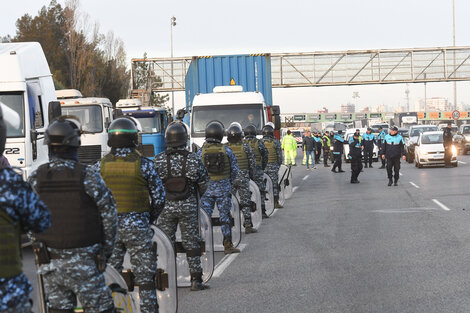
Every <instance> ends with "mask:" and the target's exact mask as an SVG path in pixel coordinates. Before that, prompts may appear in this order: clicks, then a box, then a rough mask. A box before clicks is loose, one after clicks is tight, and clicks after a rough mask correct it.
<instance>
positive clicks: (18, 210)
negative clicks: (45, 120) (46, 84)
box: [0, 104, 51, 313]
mask: <svg viewBox="0 0 470 313" xmlns="http://www.w3.org/2000/svg"><path fill="white" fill-rule="evenodd" d="M4 110H5V113H4V112H3V111H4ZM10 113H11V112H9V111H8V109H7V108H6V106H3V105H2V104H0V156H3V151H4V150H5V142H6V137H7V126H6V123H7V122H10V123H11V122H12V121H13V120H16V121H18V124H19V117H18V116H17V115H16V116H14V115H13V114H12V115H11V116H10ZM10 126H12V127H13V126H15V125H10ZM0 195H2V197H0V250H1V251H2V253H1V254H0V312H4V313H29V312H31V303H30V301H29V294H30V293H31V291H32V288H31V284H30V283H29V281H28V279H27V278H26V276H25V274H23V269H22V255H21V245H20V243H21V234H22V233H26V232H29V231H32V232H36V233H40V232H43V231H45V230H46V229H48V228H49V227H50V225H51V216H50V213H49V211H48V209H47V207H46V205H45V204H44V203H43V202H42V201H41V200H39V197H38V196H37V195H36V193H34V191H33V190H32V188H31V186H30V185H29V184H28V183H26V182H25V181H24V180H23V178H22V177H21V176H20V175H19V174H17V173H16V172H15V171H14V170H13V169H12V168H11V167H9V166H8V167H1V168H0Z"/></svg>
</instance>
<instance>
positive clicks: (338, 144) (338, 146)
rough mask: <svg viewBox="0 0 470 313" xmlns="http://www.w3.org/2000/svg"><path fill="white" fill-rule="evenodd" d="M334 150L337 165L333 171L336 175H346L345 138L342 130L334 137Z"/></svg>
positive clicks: (334, 165) (335, 164)
mask: <svg viewBox="0 0 470 313" xmlns="http://www.w3.org/2000/svg"><path fill="white" fill-rule="evenodd" d="M333 149H334V150H333V156H334V158H335V163H334V164H333V168H332V169H331V171H332V172H334V173H344V171H343V169H342V164H343V152H344V138H343V131H342V130H338V133H337V134H335V135H334V143H333ZM336 169H338V171H336Z"/></svg>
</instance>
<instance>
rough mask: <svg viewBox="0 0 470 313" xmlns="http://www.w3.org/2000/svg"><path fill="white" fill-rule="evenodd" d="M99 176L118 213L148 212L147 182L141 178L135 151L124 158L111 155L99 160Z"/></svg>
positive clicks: (137, 155) (138, 156)
mask: <svg viewBox="0 0 470 313" xmlns="http://www.w3.org/2000/svg"><path fill="white" fill-rule="evenodd" d="M101 176H103V179H104V181H105V182H106V185H107V186H108V187H109V189H110V190H111V192H112V193H113V196H114V200H116V205H117V210H118V212H119V213H130V212H137V213H142V212H149V211H150V199H149V191H148V186H147V181H146V180H145V179H144V177H143V176H142V171H141V155H140V153H138V152H137V151H133V152H131V153H130V154H129V155H128V156H126V157H117V156H114V155H112V154H111V153H110V154H108V155H106V156H105V157H104V158H103V159H102V160H101Z"/></svg>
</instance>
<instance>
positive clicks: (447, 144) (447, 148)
mask: <svg viewBox="0 0 470 313" xmlns="http://www.w3.org/2000/svg"><path fill="white" fill-rule="evenodd" d="M443 138H444V162H445V167H446V168H449V167H452V164H451V160H452V143H453V141H452V138H453V136H452V124H451V123H448V124H447V127H446V128H444V132H443Z"/></svg>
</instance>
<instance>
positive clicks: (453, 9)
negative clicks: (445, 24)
mask: <svg viewBox="0 0 470 313" xmlns="http://www.w3.org/2000/svg"><path fill="white" fill-rule="evenodd" d="M452 44H453V46H454V48H455V0H452ZM456 75H457V73H455V50H454V76H456ZM454 110H457V82H456V81H454Z"/></svg>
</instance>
